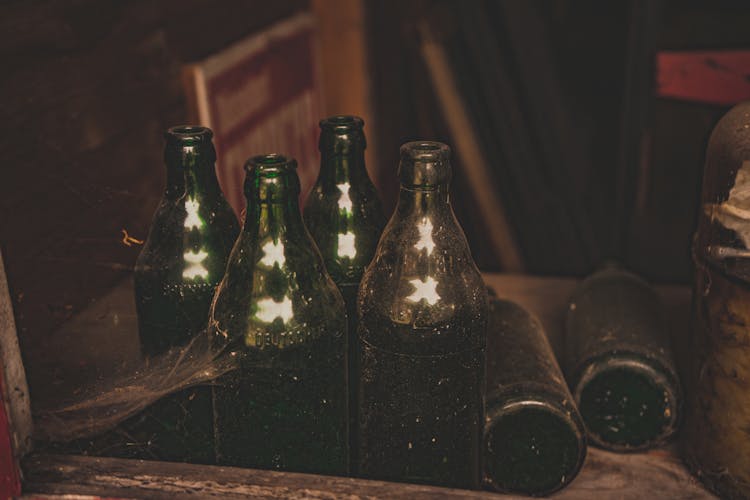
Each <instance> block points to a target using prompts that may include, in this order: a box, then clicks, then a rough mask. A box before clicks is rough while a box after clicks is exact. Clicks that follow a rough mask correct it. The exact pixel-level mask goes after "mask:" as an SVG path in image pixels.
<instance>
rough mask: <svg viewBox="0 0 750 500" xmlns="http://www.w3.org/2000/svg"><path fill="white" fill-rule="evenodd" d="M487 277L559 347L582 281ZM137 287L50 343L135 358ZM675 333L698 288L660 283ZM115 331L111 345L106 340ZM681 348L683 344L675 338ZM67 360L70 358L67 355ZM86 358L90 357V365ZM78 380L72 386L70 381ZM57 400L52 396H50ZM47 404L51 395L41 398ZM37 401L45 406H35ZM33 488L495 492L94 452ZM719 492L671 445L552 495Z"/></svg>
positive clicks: (601, 464)
mask: <svg viewBox="0 0 750 500" xmlns="http://www.w3.org/2000/svg"><path fill="white" fill-rule="evenodd" d="M484 278H485V282H486V283H487V284H488V285H489V286H491V287H493V288H494V289H495V291H496V292H497V294H498V295H499V296H500V297H502V298H507V299H510V300H513V301H515V302H517V303H519V304H520V305H522V306H524V307H526V308H527V309H529V310H530V311H531V312H533V313H534V314H536V315H537V316H538V317H539V318H540V320H541V321H542V323H543V324H544V326H545V329H546V331H547V334H548V336H549V337H550V341H551V343H552V345H553V348H555V350H556V352H559V350H560V348H561V343H562V330H563V328H562V326H563V319H564V314H565V308H566V304H567V299H568V297H569V296H570V294H571V292H572V291H573V289H574V288H575V286H576V284H577V283H578V281H577V280H575V279H568V278H540V277H529V276H521V275H500V274H485V275H484ZM131 287H132V285H131V284H130V282H129V281H125V282H123V283H122V284H121V285H120V286H119V287H117V288H115V289H113V290H112V291H111V292H110V293H109V294H107V295H105V296H103V297H102V298H101V299H100V300H98V301H97V302H96V303H95V304H94V305H93V306H92V307H91V308H90V309H89V310H88V311H86V312H84V313H81V314H79V315H77V316H76V317H74V318H73V319H72V320H71V322H69V324H68V325H66V327H65V328H64V332H65V336H66V337H67V339H68V342H64V343H62V344H61V345H53V346H50V347H51V349H53V350H57V351H56V352H58V353H59V352H60V351H59V349H64V348H65V345H77V346H89V347H86V348H85V349H82V350H81V352H80V354H81V359H79V361H78V362H83V363H84V366H88V370H87V373H88V374H91V373H99V374H101V373H104V372H106V371H107V370H110V371H111V369H112V367H113V366H117V365H118V364H122V363H129V362H133V361H135V360H136V359H137V356H138V354H137V352H138V351H137V342H138V341H137V333H136V321H135V311H134V306H133V302H132V288H131ZM657 291H658V292H659V293H660V295H661V296H662V298H663V300H664V302H665V304H666V307H667V310H668V312H669V314H668V316H669V318H670V322H671V324H672V331H673V333H676V337H677V338H679V336H680V334H681V333H682V332H685V331H686V327H687V325H688V321H689V310H690V291H689V290H688V289H687V288H685V287H675V286H662V287H657ZM102 332H107V342H106V343H104V342H101V335H102ZM676 344H677V346H679V345H680V343H679V342H677V343H676ZM63 357H64V356H63ZM86 363H89V364H88V365H87V364H86ZM75 369H76V365H75V364H74V363H68V364H66V365H65V366H64V367H63V368H61V369H59V370H58V371H57V372H55V378H54V379H53V383H54V382H55V381H56V385H55V388H56V392H57V393H58V394H57V395H58V396H61V397H64V393H65V391H68V390H75V389H76V388H77V387H80V384H81V383H83V378H82V377H75V376H74V373H75ZM71 381H73V383H71ZM50 402H51V401H47V403H50ZM39 403H40V404H42V403H44V402H39ZM35 406H37V405H35ZM24 478H25V490H24V491H25V492H28V493H49V494H63V493H71V494H91V495H100V496H118V497H140V498H145V497H148V498H179V497H181V496H184V497H188V496H190V497H195V496H201V497H209V498H211V497H215V498H217V497H221V498H239V497H245V498H248V497H249V498H260V497H269V496H270V497H274V496H275V497H285V498H415V499H419V498H459V499H462V498H491V497H495V496H497V495H495V494H493V493H484V492H470V491H462V490H449V489H442V488H432V487H427V486H416V485H403V484H392V483H384V482H377V481H363V480H355V479H347V478H331V477H322V476H311V475H304V474H290V473H278V472H268V471H256V470H242V469H235V468H225V467H205V466H193V465H184V464H168V463H154V462H142V461H129V460H120V459H105V458H92V457H73V456H52V455H36V456H32V457H30V458H29V459H28V460H27V461H26V462H25V464H24ZM655 492H658V495H659V497H660V498H696V499H697V498H712V495H710V494H709V493H708V492H706V491H705V490H704V489H703V488H702V487H701V486H700V485H699V484H698V483H697V481H696V480H695V479H693V478H692V477H691V476H690V475H689V473H688V472H687V470H686V469H685V467H684V466H683V465H682V463H681V461H680V460H679V458H678V457H677V455H676V454H675V452H674V451H673V450H672V449H667V450H655V451H652V452H650V453H645V454H628V455H618V454H613V453H608V452H605V451H602V450H598V449H590V450H589V455H588V458H587V460H586V463H585V465H584V467H583V470H582V471H581V473H580V475H579V476H578V478H576V480H575V481H573V483H572V484H571V485H570V486H569V487H568V488H566V489H565V490H563V491H561V492H559V493H558V494H556V495H554V498H562V499H567V498H571V499H572V498H618V499H630V498H632V499H637V500H641V499H642V498H652V497H653V496H654V493H655Z"/></svg>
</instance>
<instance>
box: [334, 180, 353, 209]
mask: <svg viewBox="0 0 750 500" xmlns="http://www.w3.org/2000/svg"><path fill="white" fill-rule="evenodd" d="M336 187H337V188H339V191H341V195H340V196H339V210H343V211H345V212H349V213H352V199H351V198H350V197H349V189H350V188H351V185H350V184H349V183H348V182H342V183H341V184H336Z"/></svg>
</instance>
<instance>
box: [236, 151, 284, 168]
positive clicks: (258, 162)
mask: <svg viewBox="0 0 750 500" xmlns="http://www.w3.org/2000/svg"><path fill="white" fill-rule="evenodd" d="M245 168H246V169H247V170H258V171H271V170H284V169H296V168H297V160H295V159H294V158H291V157H288V156H284V155H281V154H277V153H270V154H264V155H257V156H253V157H251V158H250V159H248V160H247V163H245Z"/></svg>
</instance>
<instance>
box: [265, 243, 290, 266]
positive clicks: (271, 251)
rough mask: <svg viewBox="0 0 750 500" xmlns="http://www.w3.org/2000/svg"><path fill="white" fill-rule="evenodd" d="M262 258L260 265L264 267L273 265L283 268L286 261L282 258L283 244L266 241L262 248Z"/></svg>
mask: <svg viewBox="0 0 750 500" xmlns="http://www.w3.org/2000/svg"><path fill="white" fill-rule="evenodd" d="M261 250H263V258H262V259H260V263H261V264H263V265H264V266H268V267H273V266H274V264H278V265H279V266H283V265H284V262H286V259H285V258H284V244H283V243H282V242H281V241H278V242H276V243H274V242H273V241H272V240H271V241H268V242H267V243H266V244H265V245H263V247H261Z"/></svg>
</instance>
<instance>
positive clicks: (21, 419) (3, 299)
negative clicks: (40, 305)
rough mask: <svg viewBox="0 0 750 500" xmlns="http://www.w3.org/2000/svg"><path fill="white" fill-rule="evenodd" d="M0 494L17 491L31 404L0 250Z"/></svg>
mask: <svg viewBox="0 0 750 500" xmlns="http://www.w3.org/2000/svg"><path fill="white" fill-rule="evenodd" d="M0 367H2V373H0V390H1V391H2V405H0V498H10V497H12V496H16V495H19V494H20V493H21V479H20V474H19V467H18V464H19V462H20V459H21V457H22V456H23V455H25V454H26V453H27V452H29V451H30V448H31V407H30V404H29V389H28V387H27V386H26V373H25V372H24V369H23V362H22V361H21V351H20V349H19V347H18V337H17V336H16V322H15V320H14V318H13V307H12V305H11V301H10V293H9V292H8V281H7V279H6V277H5V265H4V264H3V256H2V253H0Z"/></svg>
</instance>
